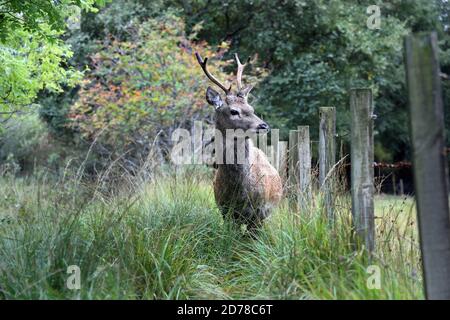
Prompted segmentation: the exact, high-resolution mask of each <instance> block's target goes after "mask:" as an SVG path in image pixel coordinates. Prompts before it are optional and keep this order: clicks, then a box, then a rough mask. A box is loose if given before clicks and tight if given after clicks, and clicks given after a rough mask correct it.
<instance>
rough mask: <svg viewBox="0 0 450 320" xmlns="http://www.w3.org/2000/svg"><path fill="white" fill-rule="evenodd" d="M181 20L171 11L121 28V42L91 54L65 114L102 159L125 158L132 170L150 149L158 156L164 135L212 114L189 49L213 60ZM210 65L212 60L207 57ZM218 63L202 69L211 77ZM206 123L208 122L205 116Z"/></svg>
mask: <svg viewBox="0 0 450 320" xmlns="http://www.w3.org/2000/svg"><path fill="white" fill-rule="evenodd" d="M184 29H185V27H184V23H183V21H182V20H181V19H180V18H177V17H176V16H175V15H173V14H171V13H166V14H164V15H161V16H160V17H158V18H156V19H149V20H147V21H145V22H142V23H139V24H136V25H134V24H131V25H130V26H129V28H128V31H127V32H128V34H129V35H130V38H129V40H128V41H118V40H116V39H114V38H112V37H111V38H110V39H111V40H110V41H103V42H102V43H101V44H99V45H98V46H97V48H96V50H95V53H94V54H93V55H92V56H91V60H92V70H91V71H90V72H89V73H88V74H87V75H86V77H85V79H84V80H83V83H82V86H81V89H80V91H79V92H78V99H77V101H76V102H75V104H74V105H73V106H72V107H71V109H70V113H69V115H68V117H69V118H70V119H71V127H72V128H73V129H74V130H76V131H77V132H79V133H80V135H81V137H82V138H84V139H85V140H86V141H90V142H92V141H94V140H95V141H96V147H97V149H95V150H96V151H98V152H99V154H101V155H102V156H105V157H107V158H111V157H112V158H118V157H121V156H124V155H125V158H126V159H127V163H129V164H135V165H137V164H138V163H139V161H140V160H141V159H142V158H144V157H145V156H146V154H147V153H148V152H149V147H152V143H153V142H154V141H155V138H156V137H157V136H158V137H159V139H158V140H157V141H156V142H157V144H156V147H159V150H160V151H161V154H162V155H165V152H167V150H168V149H169V147H170V146H171V133H172V131H173V130H174V129H176V128H178V127H186V128H190V127H191V124H192V123H193V121H194V120H196V119H198V120H203V119H205V118H208V116H210V115H211V114H212V110H211V109H210V107H208V106H207V104H206V102H205V98H204V92H205V89H206V86H207V83H206V79H205V77H204V76H203V73H202V70H201V68H200V67H197V62H196V60H195V57H194V54H193V53H194V51H199V52H201V53H202V54H203V55H204V56H210V57H211V56H219V57H220V56H221V55H223V53H224V52H225V51H226V49H227V46H226V45H225V44H223V45H222V46H220V47H219V48H218V49H219V52H218V53H216V54H213V49H216V48H210V47H208V46H207V44H206V43H205V42H199V43H194V42H192V38H193V37H195V34H194V35H191V36H187V35H186V34H185V32H184ZM213 62H214V60H213ZM224 64H225V61H220V60H219V61H216V63H215V64H214V63H213V64H212V65H211V66H210V69H211V71H212V72H214V73H215V74H219V73H220V71H219V70H218V67H220V66H223V65H224ZM209 118H210V117H209Z"/></svg>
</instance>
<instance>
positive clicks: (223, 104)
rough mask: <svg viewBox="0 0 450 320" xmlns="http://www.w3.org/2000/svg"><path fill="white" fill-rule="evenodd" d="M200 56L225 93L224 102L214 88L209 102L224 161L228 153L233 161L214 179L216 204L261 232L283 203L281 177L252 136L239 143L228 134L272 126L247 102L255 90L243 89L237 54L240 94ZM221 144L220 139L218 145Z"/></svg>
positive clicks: (208, 92)
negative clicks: (227, 85)
mask: <svg viewBox="0 0 450 320" xmlns="http://www.w3.org/2000/svg"><path fill="white" fill-rule="evenodd" d="M196 56H197V60H198V62H199V64H200V65H201V67H202V68H203V71H204V72H205V74H206V75H207V76H208V78H209V79H210V80H211V81H213V82H214V83H215V84H216V85H218V86H219V87H220V88H221V89H222V90H224V91H225V99H224V100H223V99H222V97H221V96H220V94H219V93H218V92H216V91H215V90H213V89H212V88H211V87H208V89H207V90H206V100H207V101H208V103H209V104H211V105H213V106H214V107H215V110H216V129H217V130H218V132H220V134H221V140H219V141H222V142H223V148H222V151H223V157H222V159H227V156H226V155H227V154H231V157H230V158H231V159H232V161H231V162H230V161H224V163H220V164H218V169H217V172H216V175H215V180H214V195H215V200H216V203H217V205H218V207H219V208H220V210H221V211H222V214H223V215H224V217H230V218H232V219H233V220H234V221H236V222H238V223H243V224H247V229H248V230H252V229H257V228H258V227H259V226H261V224H262V222H263V220H264V219H265V218H267V217H268V216H269V215H270V213H271V210H272V208H273V207H274V206H275V205H276V204H278V202H279V201H280V200H281V197H282V193H283V188H282V184H281V178H280V176H279V175H278V172H277V170H276V169H275V168H274V167H273V166H272V165H271V164H270V163H269V161H268V159H267V157H266V155H265V154H264V153H263V152H262V151H261V150H260V149H258V148H256V147H255V146H254V145H253V142H252V140H251V139H250V137H248V136H246V137H245V139H244V140H243V142H244V143H241V144H239V143H236V141H235V139H236V138H235V137H234V136H231V137H230V136H228V134H227V133H228V131H230V130H242V131H243V132H246V133H250V134H252V133H254V134H256V133H259V132H268V131H269V126H268V124H267V123H265V122H264V121H263V120H261V119H260V118H259V117H257V116H256V115H255V113H254V109H253V107H252V106H251V105H249V104H248V102H247V95H248V93H249V92H250V90H251V87H245V88H244V87H243V86H242V80H241V78H242V72H243V69H244V65H242V64H241V63H240V61H239V58H238V57H237V55H236V62H237V64H238V71H237V86H238V89H237V92H236V93H232V91H231V87H229V88H226V87H225V86H224V85H222V84H221V83H220V82H219V81H218V80H217V79H216V78H214V77H213V76H212V75H211V74H210V73H209V72H208V70H207V69H206V62H207V58H206V59H205V60H204V61H203V60H202V58H201V57H200V55H198V54H196ZM217 141H218V139H217V137H216V143H217ZM230 142H231V143H230ZM219 143H221V142H219ZM238 148H241V149H238ZM216 149H217V144H216ZM239 152H241V153H243V155H244V157H243V161H239V159H240V158H239V156H238V154H239ZM216 156H217V153H216Z"/></svg>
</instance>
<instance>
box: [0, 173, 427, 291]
mask: <svg viewBox="0 0 450 320" xmlns="http://www.w3.org/2000/svg"><path fill="white" fill-rule="evenodd" d="M194 172H196V169H195V170H194V171H190V170H187V172H183V173H178V174H174V173H173V171H171V173H165V174H163V173H161V174H160V175H158V176H156V177H155V178H154V179H153V180H151V181H148V182H139V183H133V185H131V184H130V183H127V184H125V183H124V184H123V185H121V186H119V188H116V189H117V190H115V191H114V192H108V191H110V190H107V187H106V185H100V182H97V183H93V184H83V182H81V181H79V180H77V179H68V178H67V177H66V178H65V179H64V180H60V181H51V180H49V179H47V178H46V177H45V176H42V177H39V178H36V177H35V178H13V177H7V176H6V177H4V178H2V179H1V180H0V183H1V184H0V195H1V198H0V298H4V299H17V298H18V299H194V298H198V299H239V298H241V299H256V298H258V299H269V298H274V299H415V298H422V291H421V279H420V276H419V275H420V261H419V250H418V246H417V235H416V233H415V231H414V230H415V228H416V227H415V225H414V224H415V219H414V214H415V212H414V208H413V204H412V201H411V200H410V199H399V198H392V197H383V196H381V197H379V198H377V201H376V206H377V248H378V249H377V252H376V254H375V255H374V257H372V258H371V259H369V258H367V256H366V255H365V254H364V252H361V251H355V250H354V248H353V247H352V245H351V244H350V242H349V239H350V238H351V227H350V226H351V221H350V210H349V209H350V206H349V199H348V197H346V196H341V197H339V199H337V203H336V215H337V221H336V225H335V227H334V228H332V229H330V227H329V225H328V223H327V221H326V219H324V217H323V216H324V215H323V213H322V211H323V210H322V208H321V201H320V195H316V196H315V199H314V201H313V204H312V205H311V206H310V208H308V209H307V210H304V211H303V212H299V211H297V210H295V209H293V208H292V206H290V205H289V203H288V201H286V202H285V203H283V204H282V205H281V206H280V207H279V208H278V210H277V211H276V212H275V213H274V214H273V216H272V217H271V218H270V219H268V220H267V223H266V224H265V226H264V228H263V230H262V232H261V233H260V234H259V235H258V237H257V238H256V239H253V238H251V237H248V236H246V235H245V233H243V232H242V231H241V230H240V229H238V228H236V227H235V226H233V225H231V224H228V223H224V222H223V220H222V218H221V215H220V213H219V211H218V209H217V208H216V206H215V204H214V197H213V194H212V188H211V174H210V173H209V172H203V173H202V174H197V173H194ZM116 187H117V186H116ZM69 265H77V266H79V267H80V270H81V289H80V290H69V289H68V288H67V286H66V280H67V278H68V276H69V274H67V272H66V270H67V267H68V266H69ZM369 265H377V266H379V267H380V270H381V289H379V290H378V289H369V288H368V286H367V279H368V277H369V276H370V274H368V273H367V267H368V266H369Z"/></svg>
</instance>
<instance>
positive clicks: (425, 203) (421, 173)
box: [404, 32, 450, 299]
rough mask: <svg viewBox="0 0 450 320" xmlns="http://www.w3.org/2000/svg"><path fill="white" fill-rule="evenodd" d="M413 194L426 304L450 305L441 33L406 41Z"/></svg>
mask: <svg viewBox="0 0 450 320" xmlns="http://www.w3.org/2000/svg"><path fill="white" fill-rule="evenodd" d="M404 46H405V66H406V81H407V85H408V98H409V111H410V125H411V127H410V129H411V130H410V132H411V141H412V149H413V166H414V188H415V194H416V201H417V217H418V223H419V233H420V247H421V250H422V263H423V273H424V283H425V295H426V297H427V299H450V218H449V205H448V173H447V164H446V156H445V154H444V146H445V144H444V141H445V140H444V114H443V104H442V92H441V82H440V67H439V61H438V44H437V36H436V33H435V32H433V33H431V34H418V35H412V36H407V37H405V42H404Z"/></svg>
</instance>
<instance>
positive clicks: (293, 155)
mask: <svg viewBox="0 0 450 320" xmlns="http://www.w3.org/2000/svg"><path fill="white" fill-rule="evenodd" d="M288 157H289V170H288V171H289V185H290V187H291V191H292V192H293V194H295V195H297V194H298V130H290V131H289V156H288Z"/></svg>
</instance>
